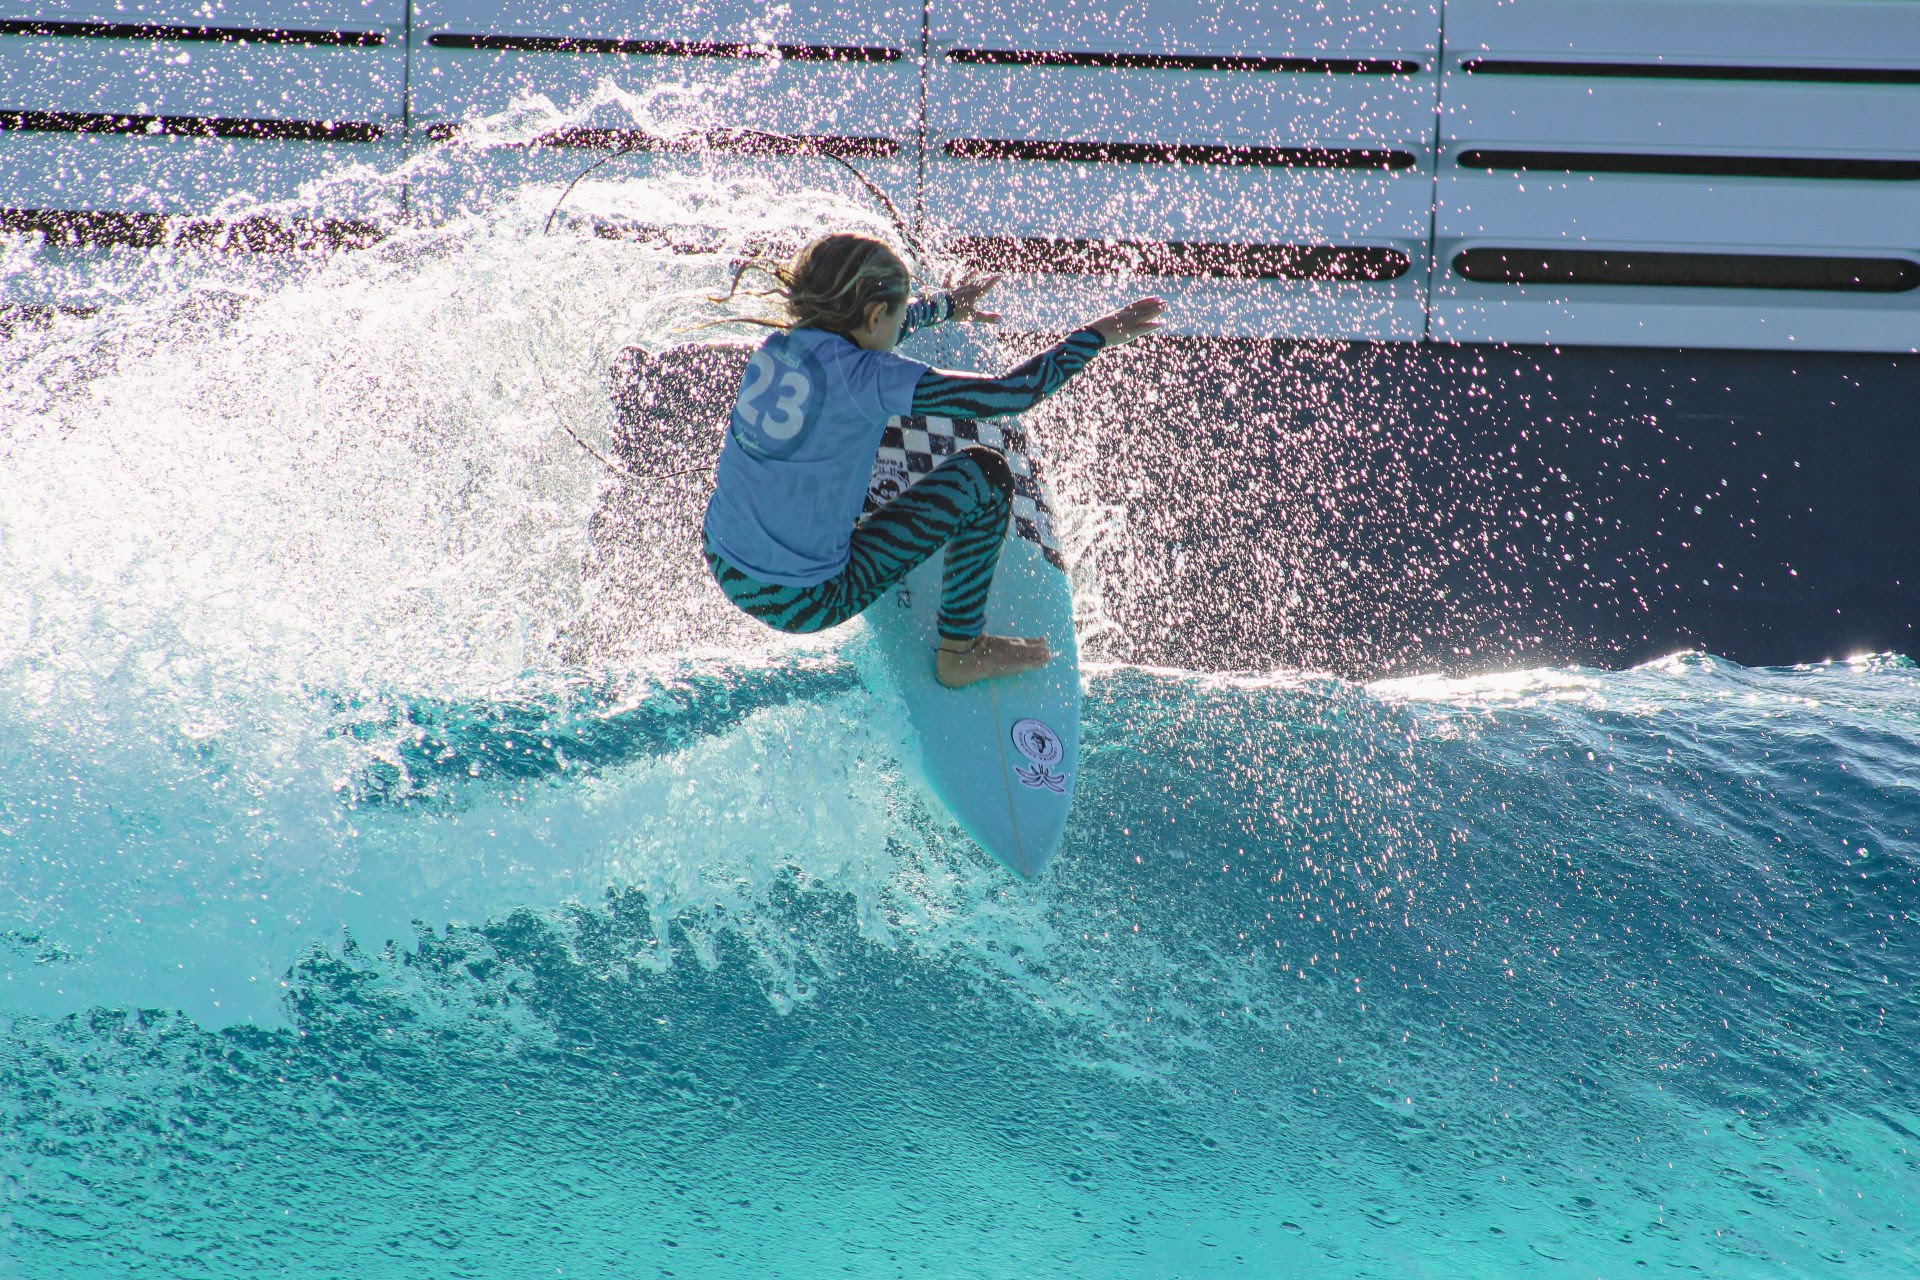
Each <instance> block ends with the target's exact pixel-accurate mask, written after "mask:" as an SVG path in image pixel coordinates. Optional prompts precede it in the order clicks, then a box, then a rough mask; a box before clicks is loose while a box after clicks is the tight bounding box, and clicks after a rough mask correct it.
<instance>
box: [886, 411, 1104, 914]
mask: <svg viewBox="0 0 1920 1280" xmlns="http://www.w3.org/2000/svg"><path fill="white" fill-rule="evenodd" d="M975 443H978V444H983V445H988V446H990V447H992V448H996V449H999V450H1000V451H1001V452H1002V453H1004V454H1005V455H1006V457H1007V462H1008V464H1009V466H1010V467H1011V469H1012V471H1013V475H1014V515H1013V520H1012V522H1011V525H1012V527H1011V528H1010V529H1009V530H1008V533H1007V540H1006V545H1005V546H1003V547H1002V548H1001V550H1000V563H999V566H998V567H997V568H996V569H995V570H994V575H993V588H992V590H991V591H990V592H989V593H988V596H987V630H988V631H989V632H990V633H992V634H994V635H1008V636H1045V637H1046V639H1047V643H1048V645H1049V646H1051V648H1052V649H1053V655H1054V656H1053V661H1051V662H1049V663H1048V664H1047V665H1046V666H1045V667H1042V668H1040V669H1039V670H1038V671H1030V672H1025V673H1023V674H1021V675H1017V676H1007V677H1002V678H1001V679H998V680H982V681H980V682H979V683H977V684H972V685H968V686H967V687H966V688H963V689H948V688H946V687H945V686H943V685H941V684H940V682H939V681H937V680H935V679H934V676H933V651H934V647H935V646H936V645H937V644H938V643H939V638H938V633H937V631H936V630H935V615H936V614H937V613H938V612H939V608H940V575H941V562H942V557H941V556H935V557H934V558H933V559H931V560H929V561H928V562H927V563H925V564H923V565H921V566H920V567H919V568H917V569H915V570H913V572H911V573H909V574H908V575H907V579H906V581H905V582H904V583H902V584H901V585H900V586H898V587H896V588H894V590H893V591H891V592H889V593H888V594H887V595H886V596H883V597H882V598H881V599H880V601H879V602H878V603H876V604H875V605H874V606H873V607H872V608H870V609H868V610H867V612H866V613H865V614H864V615H863V617H864V618H865V619H866V620H867V624H868V625H869V626H870V627H871V628H872V630H873V635H874V640H875V644H876V646H877V647H878V649H879V651H880V653H881V655H882V657H883V660H884V661H885V662H886V664H887V667H888V676H889V678H890V680H891V682H892V683H893V685H894V687H895V688H897V689H898V690H899V691H900V696H901V698H902V699H903V700H904V701H905V702H906V705H907V717H908V720H909V721H910V722H911V724H912V726H913V729H914V732H915V734H916V736H917V738H918V739H919V745H920V756H921V767H922V770H923V772H924V774H925V776H926V780H927V783H928V785H929V786H930V787H931V788H932V790H933V793H934V794H935V795H936V796H938V797H939V798H940V801H941V803H942V804H944V805H945V806H946V808H947V811H948V812H950V813H951V814H952V815H953V816H954V818H955V819H957V820H958V821H959V823H960V825H961V826H962V827H964V828H965V829H966V832H967V834H968V835H970V836H972V837H973V838H974V840H975V841H976V842H977V843H978V844H979V845H980V847H981V848H983V849H985V850H986V851H987V852H988V853H990V854H992V855H993V857H994V858H995V859H996V860H998V861H999V862H1000V863H1001V865H1003V866H1005V867H1006V868H1007V869H1008V870H1009V871H1012V872H1014V873H1015V874H1016V875H1019V876H1021V877H1023V878H1027V879H1031V878H1033V877H1035V876H1038V875H1039V874H1040V873H1041V872H1042V871H1044V870H1046V867H1047V863H1048V862H1049V861H1051V860H1052V858H1053V855H1054V852H1055V851H1056V850H1057V849H1058V848H1059V847H1060V838H1061V835H1062V834H1063V833H1064V832H1065V830H1066V825H1067V814H1068V811H1069V810H1070V809H1071V808H1072V806H1073V784H1074V779H1075V777H1076V775H1077V774H1078V772H1079V766H1080V655H1079V649H1078V647H1077V645H1076V644H1075V641H1074V634H1073V592H1072V589H1071V588H1070V586H1069V585H1068V581H1067V574H1066V563H1065V561H1064V559H1063V558H1062V556H1061V553H1060V546H1059V542H1058V539H1057V533H1056V530H1055V527H1054V515H1053V500H1052V495H1051V494H1050V493H1049V492H1048V490H1047V487H1046V484H1045V482H1044V480H1043V479H1042V477H1041V475H1040V473H1039V471H1038V469H1037V468H1036V467H1035V465H1034V460H1033V458H1032V456H1031V455H1030V454H1029V452H1028V444H1027V440H1026V437H1025V433H1024V432H1023V431H1022V430H1021V429H1020V428H1019V427H1018V426H1017V425H1014V424H1012V423H1011V421H1010V420H1008V419H999V420H992V421H980V422H952V421H949V420H947V419H943V418H920V417H915V418H896V419H894V421H893V422H892V423H891V424H889V425H888V427H887V430H886V435H885V437H884V438H883V441H882V443H881V446H880V454H879V457H878V458H877V459H876V460H875V464H874V473H873V483H872V486H871V487H870V488H869V490H868V495H867V498H868V503H869V506H870V507H871V506H873V505H877V504H878V503H880V502H883V501H885V500H887V499H888V498H891V497H893V496H895V495H897V494H898V493H899V492H900V491H901V490H902V489H904V488H906V487H907V485H909V484H911V483H912V482H913V481H915V480H917V479H919V478H920V477H921V476H924V475H926V474H927V473H928V472H930V471H932V470H933V468H934V467H936V466H938V465H939V464H940V462H941V461H942V460H944V459H945V458H946V457H947V456H948V455H950V454H952V453H953V452H955V451H956V450H957V449H962V448H965V447H967V446H968V445H970V444H975Z"/></svg>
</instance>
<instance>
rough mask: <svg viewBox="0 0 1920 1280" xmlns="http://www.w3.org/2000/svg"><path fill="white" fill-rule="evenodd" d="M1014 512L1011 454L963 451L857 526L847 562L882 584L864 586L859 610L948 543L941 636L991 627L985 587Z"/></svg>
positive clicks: (965, 636)
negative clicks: (851, 551)
mask: <svg viewBox="0 0 1920 1280" xmlns="http://www.w3.org/2000/svg"><path fill="white" fill-rule="evenodd" d="M1012 513H1013V472H1012V470H1011V469H1009V468H1008V466H1007V460H1006V458H1004V457H1003V456H1001V455H1000V454H999V453H996V452H995V451H993V450H992V449H986V448H982V447H980V446H979V445H974V446H972V447H970V448H966V449H962V450H961V451H960V452H959V453H956V454H954V455H953V456H952V457H951V458H948V459H947V460H946V461H945V462H943V463H941V464H940V465H939V466H937V467H935V468H934V469H933V471H932V472H931V473H929V474H928V475H927V476H926V477H925V478H924V479H922V480H920V481H919V482H917V483H916V484H914V485H913V486H912V487H910V488H909V489H907V491H906V492H905V493H903V494H901V495H900V496H899V497H898V498H896V499H894V500H893V501H892V502H889V503H888V504H887V505H886V506H884V507H882V508H880V510H878V511H876V512H874V513H873V514H872V515H870V516H868V517H867V518H866V519H865V520H862V521H861V522H860V524H859V526H858V527H857V528H855V529H854V531H853V562H852V564H850V565H849V566H848V568H849V570H852V569H854V568H859V569H860V570H861V577H862V578H863V580H864V581H870V582H875V583H878V584H879V585H878V586H875V587H873V589H872V591H871V594H866V593H865V592H864V591H863V592H862V594H863V595H866V598H865V600H864V602H862V603H861V604H860V608H862V609H864V608H866V607H867V605H868V604H871V603H872V602H873V601H874V600H875V599H877V598H878V597H879V595H880V593H881V592H883V591H885V590H886V589H887V588H888V587H891V586H892V585H893V584H894V583H896V582H898V581H899V580H900V579H901V578H904V577H905V576H906V575H907V573H908V571H909V570H912V569H914V568H916V567H917V566H919V565H920V564H921V563H923V562H924V561H926V560H927V559H928V558H929V557H930V556H932V554H933V553H934V552H935V551H937V550H939V548H940V547H941V546H942V545H944V546H945V547H946V548H947V559H946V569H945V572H944V573H943V574H942V575H941V579H940V619H939V629H940V638H941V639H943V640H972V639H973V638H974V637H976V636H978V635H979V634H980V633H981V632H982V631H983V630H985V629H986V610H987V589H988V588H989V587H991V586H992V585H993V571H994V568H995V566H997V565H998V564H999V563H1000V545H1001V543H1002V542H1004V541H1005V540H1006V536H1007V521H1008V519H1009V518H1010V517H1011V516H1012ZM856 612H858V610H856Z"/></svg>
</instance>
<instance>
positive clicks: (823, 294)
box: [715, 231, 913, 337]
mask: <svg viewBox="0 0 1920 1280" xmlns="http://www.w3.org/2000/svg"><path fill="white" fill-rule="evenodd" d="M749 271H759V272H761V273H762V274H764V275H766V276H768V277H770V278H771V279H772V280H773V288H772V289H771V290H749V291H748V292H750V293H752V294H753V295H754V296H757V297H763V298H764V297H775V298H778V299H780V303H781V308H782V310H784V311H785V312H786V318H785V319H784V321H780V320H770V319H765V318H762V317H758V316H741V317H739V318H740V319H742V320H746V321H748V322H750V323H753V324H764V325H767V326H769V327H774V328H788V327H791V328H795V329H825V330H826V331H827V332H828V333H837V334H840V335H841V336H843V337H844V336H846V335H848V334H850V333H852V332H853V331H854V330H855V329H858V328H859V327H860V326H861V325H863V324H865V323H866V322H867V308H868V307H870V306H872V305H873V304H874V303H876V302H884V303H886V304H887V306H888V308H889V309H891V308H893V307H897V306H899V305H900V304H901V303H903V302H905V301H906V300H907V298H908V297H909V296H910V294H911V293H912V289H913V276H912V273H910V272H909V271H908V270H907V264H906V263H905V262H903V261H901V258H900V255H899V254H897V253H895V252H894V251H893V247H892V246H891V245H889V244H888V243H887V242H886V241H884V240H877V239H875V238H874V237H872V236H863V235H859V234H857V233H854V232H850V231H840V232H834V233H832V234H830V235H824V236H819V237H817V238H815V239H813V240H811V241H809V242H808V243H807V244H805V245H803V246H802V247H801V249H800V252H798V253H796V254H794V255H793V257H792V258H791V259H790V260H789V261H787V262H782V263H772V262H767V261H765V260H763V259H754V260H752V261H749V262H746V263H743V264H742V265H741V266H740V268H739V269H738V270H736V271H735V272H734V273H733V288H732V289H730V290H728V291H727V294H726V296H725V297H723V298H716V299H715V301H716V302H730V301H732V299H733V297H734V295H735V294H736V293H738V292H740V279H741V277H742V276H744V275H745V274H746V273H747V272H749Z"/></svg>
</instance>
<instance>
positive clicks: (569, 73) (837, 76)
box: [413, 0, 921, 209]
mask: <svg viewBox="0 0 1920 1280" xmlns="http://www.w3.org/2000/svg"><path fill="white" fill-rule="evenodd" d="M920 23H921V10H920V7H919V5H917V4H907V3H901V2H899V0H868V2H867V3H856V4H845V5H838V4H832V3H814V4H811V5H809V4H799V5H793V6H788V7H784V8H782V9H780V10H769V8H768V7H767V6H765V5H764V4H759V3H743V2H740V0H736V2H735V3H731V4H727V3H723V4H719V5H716V6H713V7H711V8H704V9H701V10H697V11H693V10H687V9H683V8H682V7H681V6H679V5H653V6H644V7H643V6H635V5H632V4H616V3H605V2H602V3H584V4H574V5H571V6H568V7H566V8H565V9H564V10H562V9H561V8H560V7H558V6H555V7H543V8H540V9H535V8H531V7H528V6H523V5H510V4H501V3H467V2H458V3H432V2H430V3H423V4H421V5H420V6H418V8H417V9H416V11H415V17H414V37H413V95H414V96H413V105H414V122H415V124H416V126H419V125H428V126H447V125H456V124H458V123H459V122H462V121H471V120H473V119H474V118H476V117H480V116H488V115H493V114H495V113H499V112H501V111H503V110H505V109H507V108H508V107H510V106H512V105H513V104H515V103H516V102H519V103H529V102H531V103H542V102H544V103H545V104H550V105H551V106H552V107H553V108H557V109H558V110H560V111H561V112H567V113H572V114H571V115H570V123H573V124H577V125H579V126H582V127H587V128H595V129H608V130H635V129H638V130H642V131H645V132H647V133H652V134H660V135H671V134H676V133H681V132H684V131H688V130H740V129H755V130H765V131H767V132H770V133H775V134H780V135H789V136H803V137H811V138H838V139H848V138H852V139H861V140H876V139H877V140H884V141H885V142H886V143H888V144H890V146H891V148H892V150H893V155H892V157H891V158H885V157H855V158H854V159H853V160H852V163H853V164H855V165H856V166H857V167H858V168H859V169H860V171H861V172H862V173H864V174H865V175H866V176H867V177H869V178H870V179H871V180H873V181H874V182H875V183H876V184H877V185H879V186H880V187H881V188H882V189H883V190H886V191H887V192H888V193H889V195H890V196H891V197H892V198H893V199H894V200H895V202H896V203H898V204H899V205H900V207H901V208H903V209H910V208H911V207H912V203H913V196H914V183H915V180H916V178H917V175H918V169H919V118H918V113H919V96H920V95H919V84H920V70H919V62H918V58H919V49H920V34H921V33H920ZM470 37H480V38H483V39H486V40H496V41H497V40H506V41H513V40H516V39H525V38H532V39H570V40H579V41H585V42H609V41H645V42H658V43H661V44H667V45H675V46H682V47H684V46H693V45H700V44H709V45H762V46H783V45H784V46H811V47H818V48H839V49H851V50H888V51H893V52H894V53H896V54H897V56H896V57H893V58H891V59H890V60H869V59H865V58H861V57H848V58H844V59H818V58H808V57H805V56H790V57H778V58H775V57H754V56H750V57H729V56H721V57H713V56H686V55H685V54H684V53H673V52H612V51H590V50H581V51H572V52H565V51H550V50H537V49H515V48H506V49H498V48H459V47H449V43H450V42H458V41H461V40H462V39H464V38H470ZM436 39H437V41H438V42H436ZM596 96H598V97H600V98H602V99H604V101H603V102H602V103H601V105H600V106H599V107H598V108H596V109H594V110H592V111H590V112H585V111H583V110H582V108H584V107H585V106H586V105H588V104H591V103H592V102H593V101H594V100H595V98H596ZM604 154H606V150H605V149H600V150H594V149H580V148H542V149H531V150H520V151H499V152H494V153H492V154H488V155H485V156H474V157H471V163H463V164H461V165H458V166H456V168H455V170H452V171H449V174H448V176H447V177H446V178H444V179H440V180H435V179H432V178H429V179H428V180H427V181H426V182H424V183H423V184H421V186H420V188H419V192H418V194H419V195H420V198H421V200H422V201H423V207H426V208H429V209H432V208H439V207H443V206H445V205H448V204H450V203H453V202H458V201H460V200H464V199H468V198H471V196H473V195H474V194H476V192H475V191H474V190H472V186H473V184H477V185H478V186H479V187H481V188H485V189H491V190H502V189H506V188H510V187H512V186H515V185H517V184H519V183H523V182H526V181H551V180H556V179H557V180H564V179H565V178H566V177H567V176H569V175H570V174H571V173H574V172H577V171H578V170H579V169H580V168H582V167H583V166H585V165H586V164H590V163H591V162H592V161H593V159H594V158H595V157H596V156H598V155H604ZM619 165H620V168H619V170H618V171H617V172H621V173H625V174H634V173H644V172H647V171H649V170H651V169H654V168H657V167H660V166H665V167H667V168H669V169H672V170H675V171H680V170H686V169H688V168H689V166H690V161H689V160H688V159H687V158H685V157H677V156H660V155H653V154H649V153H646V152H642V153H639V154H635V155H631V156H627V157H623V158H622V159H621V161H620V162H619ZM719 165H720V168H721V169H722V170H725V169H729V168H734V167H740V168H741V169H742V171H753V172H758V173H761V174H763V175H765V176H766V177H768V178H769V179H773V180H776V181H791V182H802V183H811V184H814V185H828V186H832V187H835V188H847V187H849V184H850V181H851V180H850V179H849V178H848V176H847V175H846V174H845V172H844V171H843V170H841V169H840V168H839V166H837V165H835V164H833V163H832V162H830V161H825V160H820V159H809V158H789V157H771V158H769V157H758V158H755V159H754V160H753V161H752V163H751V164H750V165H744V166H735V165H734V163H733V161H729V160H722V161H720V162H719Z"/></svg>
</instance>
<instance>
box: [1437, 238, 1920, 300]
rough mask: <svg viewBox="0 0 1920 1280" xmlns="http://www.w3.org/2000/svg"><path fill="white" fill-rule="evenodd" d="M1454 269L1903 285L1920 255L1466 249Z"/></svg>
mask: <svg viewBox="0 0 1920 1280" xmlns="http://www.w3.org/2000/svg"><path fill="white" fill-rule="evenodd" d="M1453 269H1454V271H1455V272H1456V273H1457V274H1459V275H1461V276H1464V277H1465V278H1466V279H1468V280H1477V281H1483V282H1488V283H1494V284H1549V285H1570V284H1573V285H1580V284H1603V285H1647V286H1656V287H1662V288H1700V289H1799V290H1824V291H1829V292H1835V293H1905V292H1907V291H1909V290H1912V289H1916V288H1920V262H1914V261H1912V260H1909V259H1906V258H1838V257H1814V256H1803V255H1797V254H1762V253H1668V252H1640V251H1637V250H1617V251H1616V250H1607V249H1468V250H1466V251H1465V252H1462V253H1459V254H1456V255H1455V256H1454V259H1453Z"/></svg>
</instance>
